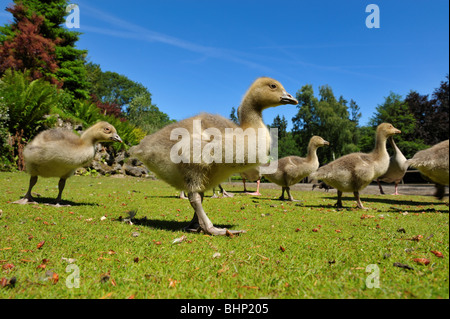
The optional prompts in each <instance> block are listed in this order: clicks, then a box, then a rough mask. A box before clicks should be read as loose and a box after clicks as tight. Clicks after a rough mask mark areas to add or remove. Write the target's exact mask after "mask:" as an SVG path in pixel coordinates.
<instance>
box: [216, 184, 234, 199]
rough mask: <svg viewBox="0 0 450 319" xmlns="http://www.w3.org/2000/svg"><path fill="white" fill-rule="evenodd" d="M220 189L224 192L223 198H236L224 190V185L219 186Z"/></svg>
mask: <svg viewBox="0 0 450 319" xmlns="http://www.w3.org/2000/svg"><path fill="white" fill-rule="evenodd" d="M219 188H220V191H221V192H222V196H223V197H233V196H234V194H232V193H228V192H227V191H226V190H224V189H223V187H222V185H220V184H219Z"/></svg>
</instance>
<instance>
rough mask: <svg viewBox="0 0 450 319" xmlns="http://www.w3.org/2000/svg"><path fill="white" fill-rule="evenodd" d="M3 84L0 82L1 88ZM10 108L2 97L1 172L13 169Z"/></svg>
mask: <svg viewBox="0 0 450 319" xmlns="http://www.w3.org/2000/svg"><path fill="white" fill-rule="evenodd" d="M1 86H2V82H1V80H0V87H1ZM8 121H9V115H8V107H7V105H6V103H5V101H4V97H3V96H1V95H0V171H9V170H11V169H12V167H13V166H14V165H13V159H12V154H13V152H12V147H11V146H10V145H9V142H8V141H9V138H10V135H9V132H8Z"/></svg>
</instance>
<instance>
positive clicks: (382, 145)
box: [372, 135, 389, 160]
mask: <svg viewBox="0 0 450 319" xmlns="http://www.w3.org/2000/svg"><path fill="white" fill-rule="evenodd" d="M386 140H387V137H386V136H384V135H377V137H376V141H375V148H374V150H373V151H372V155H373V156H374V159H375V160H381V159H384V158H385V157H387V158H389V153H388V152H387V149H386Z"/></svg>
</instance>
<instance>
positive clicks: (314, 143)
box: [263, 136, 330, 201]
mask: <svg viewBox="0 0 450 319" xmlns="http://www.w3.org/2000/svg"><path fill="white" fill-rule="evenodd" d="M329 144H330V143H329V142H327V141H325V140H324V139H323V138H322V137H320V136H313V137H311V139H310V140H309V144H308V153H307V155H306V157H299V156H286V157H283V158H281V159H279V160H278V169H277V171H276V172H275V173H273V174H264V175H263V176H264V177H265V178H267V179H268V180H269V181H271V182H272V183H275V184H277V185H279V186H281V196H280V198H279V199H280V200H284V192H285V191H286V192H287V195H288V200H290V201H295V199H294V197H293V196H292V194H291V189H290V186H292V185H295V184H297V183H298V182H300V181H301V180H302V179H304V178H305V177H308V176H309V175H310V174H311V173H313V172H315V171H317V169H318V168H319V158H318V157H317V149H318V148H319V147H322V146H325V145H329Z"/></svg>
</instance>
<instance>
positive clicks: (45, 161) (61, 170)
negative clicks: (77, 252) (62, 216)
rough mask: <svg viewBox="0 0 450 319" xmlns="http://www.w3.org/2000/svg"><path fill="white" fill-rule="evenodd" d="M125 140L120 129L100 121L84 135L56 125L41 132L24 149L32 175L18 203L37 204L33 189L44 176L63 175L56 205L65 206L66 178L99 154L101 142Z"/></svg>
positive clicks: (28, 169) (27, 168) (60, 178)
mask: <svg viewBox="0 0 450 319" xmlns="http://www.w3.org/2000/svg"><path fill="white" fill-rule="evenodd" d="M111 141H116V142H122V140H121V138H120V137H119V135H117V131H116V129H115V128H114V126H112V125H111V124H109V123H107V122H98V123H96V124H94V125H93V126H91V127H90V128H88V129H87V130H86V131H85V132H84V133H83V134H82V135H81V136H79V135H77V134H75V133H73V132H72V131H70V130H67V129H62V128H54V129H50V130H46V131H43V132H41V133H39V134H38V135H37V136H36V137H35V138H34V139H33V140H32V141H31V142H30V143H29V144H28V145H27V146H26V147H25V149H24V151H23V156H24V159H25V165H26V170H27V172H28V174H30V175H31V177H30V184H29V187H28V191H27V193H26V194H25V196H24V198H22V199H20V200H18V201H15V202H14V204H35V203H36V202H35V201H34V199H33V197H32V196H31V190H32V189H33V187H34V185H35V184H36V182H37V180H38V176H41V177H59V183H58V190H59V193H58V197H57V198H56V201H55V205H56V206H61V195H62V192H63V190H64V186H65V185H66V180H67V179H68V178H69V177H70V176H72V175H73V173H74V172H75V170H76V169H77V168H79V167H82V166H85V165H87V164H89V163H90V162H91V161H92V159H93V158H94V155H95V144H96V143H98V142H111Z"/></svg>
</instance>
